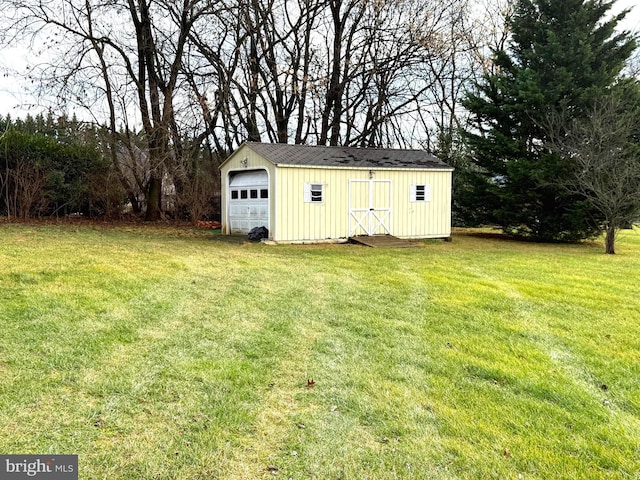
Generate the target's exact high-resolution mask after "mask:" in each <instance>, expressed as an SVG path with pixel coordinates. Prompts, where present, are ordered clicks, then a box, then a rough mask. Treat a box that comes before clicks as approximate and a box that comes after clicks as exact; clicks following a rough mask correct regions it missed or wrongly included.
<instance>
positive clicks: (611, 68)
mask: <svg viewBox="0 0 640 480" xmlns="http://www.w3.org/2000/svg"><path fill="white" fill-rule="evenodd" d="M613 3H614V2H607V1H602V0H517V1H516V8H515V12H514V15H513V16H512V17H511V18H510V19H509V20H508V24H509V27H510V29H511V32H512V37H511V40H510V43H509V47H508V49H507V50H501V51H497V52H496V53H495V67H496V68H495V69H494V72H495V73H492V74H487V75H486V76H485V77H484V78H483V79H482V81H481V82H480V83H479V84H478V85H476V88H475V91H474V92H471V93H469V94H468V95H467V97H466V99H465V102H464V105H465V107H466V108H467V109H468V110H469V111H470V112H471V114H472V118H473V119H474V122H475V123H474V125H472V126H471V127H470V128H469V129H468V130H467V132H465V139H466V143H467V146H468V148H469V150H470V154H471V157H472V162H473V164H474V167H475V168H473V169H472V170H473V171H472V172H471V173H468V174H467V175H468V178H467V179H466V181H465V182H464V183H465V185H466V187H467V188H468V191H466V192H464V194H461V199H460V200H461V201H462V202H463V203H465V210H467V211H469V212H473V217H474V218H473V220H474V221H475V222H481V223H490V224H495V225H499V226H501V227H502V228H503V229H504V231H505V232H507V233H510V234H514V235H524V236H528V237H531V238H535V239H538V240H546V241H573V240H578V239H581V238H587V237H589V236H592V235H595V234H597V233H599V232H600V228H599V223H600V218H599V216H598V214H597V212H596V211H595V210H594V209H593V208H592V206H591V205H590V203H589V201H588V199H586V198H585V197H581V196H579V195H576V194H573V193H570V192H568V191H567V190H566V189H564V188H563V187H562V183H563V179H565V178H567V177H569V176H570V175H571V174H572V171H573V170H572V169H573V165H572V163H571V161H570V160H568V159H563V158H561V157H560V156H559V155H557V154H554V153H552V152H551V151H550V150H549V149H548V148H546V146H545V145H546V143H547V142H546V140H547V139H546V135H545V128H544V124H545V121H546V119H547V118H548V117H549V116H550V115H552V114H553V113H554V112H557V111H560V110H562V111H570V112H571V115H573V116H575V117H581V116H584V115H586V114H587V112H588V111H589V110H590V108H591V106H592V105H593V102H594V101H595V99H596V98H598V97H599V96H600V95H602V94H603V93H604V92H606V91H607V90H608V89H610V88H612V87H613V86H614V85H615V83H616V81H617V80H618V79H619V78H620V75H621V71H622V69H623V68H624V66H625V62H626V61H627V59H628V58H629V57H630V55H631V54H632V52H633V50H634V49H635V47H636V42H635V38H634V37H632V36H631V34H629V33H628V32H620V33H618V32H616V26H617V24H618V22H619V21H620V20H621V19H622V18H623V17H624V16H625V14H626V12H623V13H621V14H619V15H617V16H615V17H611V18H609V17H608V15H609V11H610V9H611V7H612V5H613ZM470 217H471V215H469V216H468V218H470Z"/></svg>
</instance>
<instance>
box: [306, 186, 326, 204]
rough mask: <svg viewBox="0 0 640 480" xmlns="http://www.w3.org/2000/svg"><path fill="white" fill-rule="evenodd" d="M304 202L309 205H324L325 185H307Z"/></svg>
mask: <svg viewBox="0 0 640 480" xmlns="http://www.w3.org/2000/svg"><path fill="white" fill-rule="evenodd" d="M304 201H305V202H307V203H322V202H323V201H324V195H323V185H322V184H321V183H305V184H304Z"/></svg>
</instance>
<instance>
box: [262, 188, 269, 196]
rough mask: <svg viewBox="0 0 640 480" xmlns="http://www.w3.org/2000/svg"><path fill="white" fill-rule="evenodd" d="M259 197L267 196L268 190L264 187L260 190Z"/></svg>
mask: <svg viewBox="0 0 640 480" xmlns="http://www.w3.org/2000/svg"><path fill="white" fill-rule="evenodd" d="M260 198H269V190H268V189H266V188H263V189H262V190H260Z"/></svg>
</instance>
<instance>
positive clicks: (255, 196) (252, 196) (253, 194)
mask: <svg viewBox="0 0 640 480" xmlns="http://www.w3.org/2000/svg"><path fill="white" fill-rule="evenodd" d="M249 194H250V196H251V198H258V190H251V191H250V192H249Z"/></svg>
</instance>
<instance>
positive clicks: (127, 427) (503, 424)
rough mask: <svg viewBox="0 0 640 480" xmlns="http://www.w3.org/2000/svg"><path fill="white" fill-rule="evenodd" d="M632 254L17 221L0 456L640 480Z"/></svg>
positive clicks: (639, 277)
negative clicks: (239, 239)
mask: <svg viewBox="0 0 640 480" xmlns="http://www.w3.org/2000/svg"><path fill="white" fill-rule="evenodd" d="M616 250H617V251H618V252H619V254H618V255H615V256H607V255H604V253H603V247H602V245H601V244H600V243H588V244H581V245H569V246H567V245H538V244H531V243H519V242H510V241H505V240H502V239H500V238H499V237H490V236H485V237H480V236H473V235H468V234H465V233H463V232H458V233H456V234H455V235H454V241H453V242H452V243H444V242H440V241H429V242H425V243H424V244H423V245H422V246H421V247H420V248H415V249H371V248H367V247H360V246H353V245H331V246H284V245H277V246H267V245H262V244H249V243H233V242H228V241H225V240H224V239H222V238H221V237H219V236H216V235H213V234H212V233H210V232H204V231H194V230H191V229H183V230H178V229H169V228H166V229H165V228H151V227H150V228H141V227H129V228H127V227H104V228H98V227H92V226H82V225H76V226H74V225H62V226H45V225H41V226H34V225H31V226H26V225H9V224H3V225H0V453H4V454H7V453H13V454H27V453H34V454H35V453H58V454H62V453H66V454H71V453H75V454H78V455H79V464H80V478H82V479H109V480H111V479H127V480H128V479H215V478H220V479H254V478H284V479H289V478H291V479H308V478H315V479H334V480H337V479H343V480H346V479H376V480H377V479H392V478H400V479H404V478H416V479H440V478H443V479H444V478H447V479H455V478H469V479H480V478H496V479H511V478H512V479H519V478H524V479H531V478H541V479H562V478H566V479H578V478H581V479H584V478H593V479H600V478H621V479H622V478H627V479H638V478H640V328H639V327H640V232H637V231H636V232H631V231H625V232H623V234H622V235H621V237H620V239H619V241H618V244H617V249H616ZM309 379H313V380H314V381H315V385H314V386H312V387H307V382H308V380H309Z"/></svg>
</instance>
